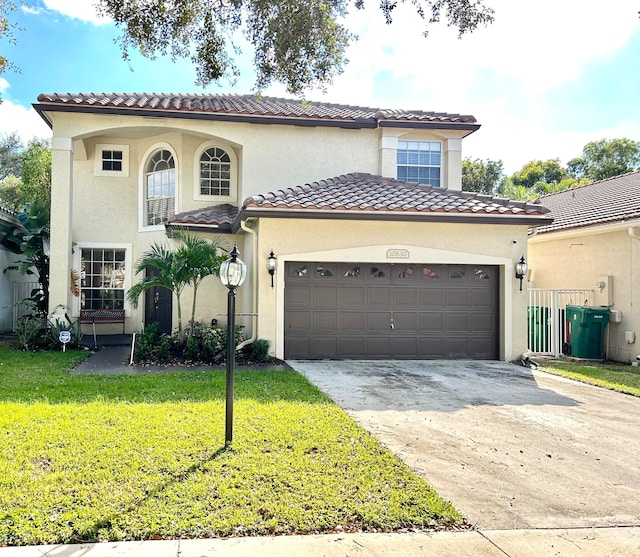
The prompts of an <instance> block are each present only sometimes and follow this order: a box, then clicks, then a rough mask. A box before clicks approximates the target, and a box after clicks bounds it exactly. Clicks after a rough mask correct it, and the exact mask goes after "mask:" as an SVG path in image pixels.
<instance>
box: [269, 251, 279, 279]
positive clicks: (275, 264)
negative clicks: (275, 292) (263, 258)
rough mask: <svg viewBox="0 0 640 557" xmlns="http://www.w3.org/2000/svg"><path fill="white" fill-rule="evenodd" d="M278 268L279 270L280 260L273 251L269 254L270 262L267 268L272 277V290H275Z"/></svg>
mask: <svg viewBox="0 0 640 557" xmlns="http://www.w3.org/2000/svg"><path fill="white" fill-rule="evenodd" d="M277 268H278V258H277V257H276V255H275V253H273V250H271V253H270V254H269V262H268V266H267V269H268V271H269V274H270V275H271V288H273V275H275V274H276V269H277Z"/></svg>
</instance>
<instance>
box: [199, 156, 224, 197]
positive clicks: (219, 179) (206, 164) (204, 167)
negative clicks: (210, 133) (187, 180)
mask: <svg viewBox="0 0 640 557" xmlns="http://www.w3.org/2000/svg"><path fill="white" fill-rule="evenodd" d="M200 195H218V196H229V195H231V158H230V157H229V153H227V152H226V151H225V150H224V149H221V148H220V147H209V148H208V149H207V150H206V151H203V153H202V155H200Z"/></svg>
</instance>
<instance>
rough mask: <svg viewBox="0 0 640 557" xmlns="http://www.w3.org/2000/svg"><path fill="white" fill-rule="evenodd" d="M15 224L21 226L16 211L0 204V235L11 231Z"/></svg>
mask: <svg viewBox="0 0 640 557" xmlns="http://www.w3.org/2000/svg"><path fill="white" fill-rule="evenodd" d="M16 226H21V224H20V221H19V220H18V217H17V216H16V213H15V212H14V211H11V210H10V209H6V208H5V207H2V206H1V205H0V237H1V236H3V235H4V234H7V233H9V232H11V231H12V230H13V229H14V228H15V227H16Z"/></svg>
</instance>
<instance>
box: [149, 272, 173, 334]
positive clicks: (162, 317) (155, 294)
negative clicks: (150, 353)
mask: <svg viewBox="0 0 640 557" xmlns="http://www.w3.org/2000/svg"><path fill="white" fill-rule="evenodd" d="M155 273H157V271H155V270H149V271H147V277H149V276H154V274H155ZM144 309H145V311H144V324H145V326H146V325H149V324H150V323H158V325H159V326H160V330H161V331H162V332H163V333H167V334H169V335H170V334H171V332H172V330H173V322H172V317H173V293H172V292H171V290H169V289H168V288H163V287H159V286H154V287H153V288H150V289H149V290H147V292H146V293H145V298H144Z"/></svg>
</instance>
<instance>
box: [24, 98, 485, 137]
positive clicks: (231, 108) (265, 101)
mask: <svg viewBox="0 0 640 557" xmlns="http://www.w3.org/2000/svg"><path fill="white" fill-rule="evenodd" d="M34 106H35V108H36V109H37V110H38V112H40V114H43V112H46V111H56V110H60V111H62V110H71V111H80V112H105V111H112V112H117V113H123V112H124V113H138V114H149V113H155V112H168V113H170V114H171V115H172V116H173V117H176V116H179V115H180V114H185V113H189V114H190V117H201V118H215V117H218V118H223V117H224V118H227V119H230V118H232V117H233V118H234V119H243V118H244V119H247V118H252V121H265V123H267V122H266V121H271V120H273V119H280V120H282V119H286V120H291V121H292V123H294V124H295V123H296V121H304V122H306V123H307V125H308V123H309V121H313V122H316V123H315V124H314V125H328V124H329V123H333V124H334V125H336V124H347V123H348V124H350V125H351V126H353V127H374V126H385V125H386V126H394V127H441V128H442V127H453V128H459V129H463V130H468V131H470V132H472V131H475V130H476V129H477V128H479V127H480V126H479V125H478V124H477V122H476V119H475V118H474V117H473V116H471V115H461V114H448V113H445V112H425V111H423V110H399V109H380V108H368V107H361V106H351V105H344V104H334V103H325V102H313V101H306V100H305V101H303V100H300V99H285V98H277V97H260V96H257V95H235V94H229V95H186V94H178V95H174V94H166V93H50V94H46V93H43V94H41V95H38V104H36V105H34ZM165 115H167V114H163V116H165ZM43 117H44V116H43ZM45 119H46V117H45Z"/></svg>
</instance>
